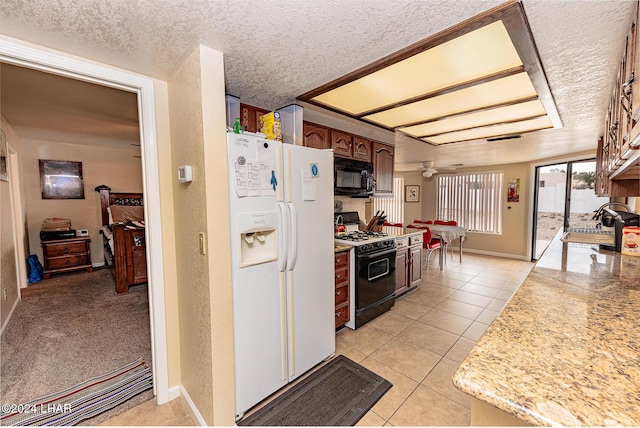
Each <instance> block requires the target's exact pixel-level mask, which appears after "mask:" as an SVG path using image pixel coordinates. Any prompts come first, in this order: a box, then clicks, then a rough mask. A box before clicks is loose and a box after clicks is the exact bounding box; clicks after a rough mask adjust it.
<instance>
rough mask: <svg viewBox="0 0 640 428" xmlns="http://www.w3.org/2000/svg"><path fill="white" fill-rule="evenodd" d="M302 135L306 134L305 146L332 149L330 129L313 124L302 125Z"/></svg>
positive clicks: (305, 123) (304, 123)
mask: <svg viewBox="0 0 640 428" xmlns="http://www.w3.org/2000/svg"><path fill="white" fill-rule="evenodd" d="M302 133H303V134H304V141H303V143H302V144H303V145H304V146H305V147H311V148H314V149H330V148H331V140H330V139H329V134H330V131H329V128H325V127H324V126H320V125H316V124H315V123H311V122H303V123H302Z"/></svg>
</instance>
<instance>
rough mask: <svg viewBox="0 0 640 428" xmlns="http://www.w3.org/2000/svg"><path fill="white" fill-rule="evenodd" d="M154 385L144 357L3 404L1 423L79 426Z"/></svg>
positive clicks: (12, 424)
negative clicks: (59, 388)
mask: <svg viewBox="0 0 640 428" xmlns="http://www.w3.org/2000/svg"><path fill="white" fill-rule="evenodd" d="M152 387H153V380H152V375H151V369H150V368H149V367H148V366H147V365H146V364H145V363H144V361H143V360H142V359H141V358H140V359H138V360H136V361H133V362H132V363H129V364H127V365H126V366H124V367H121V368H119V369H118V370H115V371H112V372H110V373H107V374H105V375H102V376H99V377H95V378H93V379H89V380H88V381H86V382H82V383H79V384H77V385H74V386H72V387H71V388H68V389H65V390H64V391H60V392H58V393H55V394H51V395H47V396H44V397H40V398H37V399H35V400H32V401H29V402H27V403H23V404H17V405H8V404H3V405H2V412H0V422H1V425H11V426H25V425H55V426H59V425H75V424H77V423H78V422H80V421H83V420H85V419H88V418H91V417H93V416H95V415H97V414H99V413H102V412H104V411H106V410H108V409H111V408H113V407H115V406H117V405H118V404H121V403H123V402H125V401H127V400H129V399H130V398H132V397H134V396H135V395H138V394H140V393H141V392H143V391H146V390H148V389H150V388H152Z"/></svg>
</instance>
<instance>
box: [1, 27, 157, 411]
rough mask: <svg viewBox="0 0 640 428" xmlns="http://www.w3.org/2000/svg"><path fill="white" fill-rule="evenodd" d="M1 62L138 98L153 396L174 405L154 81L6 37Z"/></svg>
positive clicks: (2, 43) (3, 40)
mask: <svg viewBox="0 0 640 428" xmlns="http://www.w3.org/2000/svg"><path fill="white" fill-rule="evenodd" d="M0 61H3V62H6V63H9V64H15V65H19V66H23V67H28V68H32V69H35V70H40V71H45V72H48V73H53V74H57V75H60V76H65V77H70V78H72V79H78V80H83V81H86V82H91V83H95V84H98V85H102V86H108V87H112V88H117V89H122V90H125V91H129V92H133V93H136V94H137V95H138V115H139V121H140V142H141V147H140V148H141V152H142V171H143V174H142V180H143V191H144V198H145V206H144V211H145V220H146V224H147V228H146V242H147V258H148V260H147V262H148V263H147V275H148V278H149V311H150V318H151V353H152V370H153V390H154V391H153V392H154V394H155V395H156V401H157V403H158V404H163V403H166V402H167V401H169V376H168V362H167V338H166V318H165V306H164V273H163V270H162V264H163V263H162V230H161V216H160V180H159V171H158V147H157V138H156V118H155V101H154V82H153V79H151V78H148V77H143V76H140V75H137V74H133V73H128V72H125V71H121V70H117V69H113V68H109V67H107V66H103V65H98V64H95V63H92V62H89V61H86V60H83V59H81V58H77V57H71V56H68V55H65V54H62V53H59V52H56V51H52V50H48V49H45V48H39V47H36V46H34V45H29V46H27V45H26V44H25V43H22V42H20V41H18V40H15V39H11V38H8V37H2V36H0Z"/></svg>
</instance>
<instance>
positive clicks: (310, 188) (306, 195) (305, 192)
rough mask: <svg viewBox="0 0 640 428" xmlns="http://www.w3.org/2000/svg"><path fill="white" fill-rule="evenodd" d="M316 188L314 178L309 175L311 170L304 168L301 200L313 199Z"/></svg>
mask: <svg viewBox="0 0 640 428" xmlns="http://www.w3.org/2000/svg"><path fill="white" fill-rule="evenodd" d="M317 193H318V188H317V186H316V180H314V179H313V177H312V176H311V172H310V171H307V170H306V169H303V170H302V200H303V201H315V200H316V194H317Z"/></svg>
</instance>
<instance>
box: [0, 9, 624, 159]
mask: <svg viewBox="0 0 640 428" xmlns="http://www.w3.org/2000/svg"><path fill="white" fill-rule="evenodd" d="M500 3H501V2H500V1H482V0H480V1H473V2H472V1H467V0H465V1H453V0H448V1H447V0H422V1H416V0H395V1H392V2H389V1H383V0H351V1H338V0H324V1H320V0H307V1H295V0H287V1H284V0H273V1H268V2H265V1H258V0H220V1H216V0H195V1H193V0H192V1H186V0H180V1H178V0H110V1H108V2H105V1H103V0H3V1H2V7H1V8H0V33H1V34H3V35H6V36H10V37H14V38H17V39H21V40H25V41H28V42H32V43H35V44H38V45H42V46H46V47H50V48H54V49H57V50H61V51H65V52H68V53H71V54H74V55H79V56H82V57H85V58H89V59H91V60H96V61H100V62H102V63H106V64H110V65H114V66H117V67H121V68H124V69H128V70H132V71H135V72H139V73H142V74H145V75H149V76H152V77H156V78H159V79H163V80H166V79H167V78H168V76H170V75H171V73H172V72H173V70H175V69H176V67H177V66H178V65H179V64H180V63H181V61H182V60H183V59H184V58H185V57H186V56H187V55H188V54H189V53H190V52H191V51H192V50H193V49H194V48H195V47H196V46H197V44H198V43H201V44H203V45H206V46H209V47H211V48H213V49H216V50H219V51H221V52H223V53H224V55H225V71H226V87H227V92H228V93H231V94H234V95H237V96H240V98H241V100H242V101H243V102H245V103H248V104H253V105H256V106H259V107H262V108H267V109H275V108H278V107H282V106H284V105H286V104H289V103H290V102H292V101H293V100H294V99H295V97H296V96H298V95H300V94H302V93H305V92H307V91H309V90H311V89H314V88H316V87H318V86H320V85H322V84H324V83H327V82H329V81H331V80H334V79H336V78H338V77H340V76H342V75H344V74H347V73H349V72H351V71H353V70H355V69H358V68H360V67H362V66H364V65H367V64H369V63H371V62H373V61H376V60H377V59H379V58H381V57H384V56H386V55H388V54H390V53H392V52H395V51H397V50H399V49H401V48H404V47H406V46H407V45H409V44H411V43H414V42H416V41H419V40H421V39H424V38H426V37H428V36H430V35H433V34H434V33H436V32H438V31H440V30H443V29H446V28H448V27H450V26H452V25H454V24H457V23H459V22H461V21H463V20H465V19H467V18H470V17H472V16H474V15H476V14H478V13H480V12H482V11H485V10H487V9H489V8H491V7H493V6H496V5H498V4H500ZM523 4H524V8H525V11H526V13H527V16H528V19H529V23H530V26H531V29H532V32H533V37H534V40H535V42H536V44H537V47H538V50H539V52H540V58H541V60H542V63H543V66H544V67H545V70H546V74H547V77H548V81H549V86H550V88H551V91H552V93H553V96H554V98H555V100H556V104H557V106H558V110H559V112H560V116H561V118H562V121H563V123H564V128H563V129H559V130H548V131H540V132H536V133H532V134H527V135H525V136H523V138H521V139H519V140H507V141H503V142H493V143H489V142H486V141H483V140H479V141H474V142H471V143H457V144H450V145H446V146H444V147H432V146H429V145H428V144H424V143H421V142H419V141H416V140H413V139H410V138H408V137H404V136H399V137H397V138H396V139H395V141H396V144H397V146H398V150H397V163H398V164H403V163H411V162H418V161H422V160H435V161H436V164H435V166H436V168H437V167H438V166H446V165H449V164H453V163H463V164H465V165H467V166H473V165H492V164H500V163H511V162H521V161H530V160H537V159H542V158H548V157H552V156H561V155H565V154H568V153H576V152H583V151H587V150H594V149H595V145H596V141H597V138H598V136H599V135H600V134H602V130H603V127H604V115H605V112H606V108H607V104H608V101H609V96H610V92H611V88H612V87H613V84H614V80H615V74H616V69H617V67H618V61H619V59H620V56H621V53H622V47H623V43H624V39H625V36H626V32H627V29H628V27H629V24H630V22H631V19H632V13H633V10H634V7H635V3H634V2H628V1H610V0H607V1H571V0H538V1H534V0H524V1H523ZM2 90H3V92H4V90H5V88H4V87H3V88H2ZM6 108H7V107H4V106H3V110H4V111H6ZM306 110H307V109H305V117H306ZM3 115H4V113H3ZM348 124H349V121H345V122H344V126H347V127H348ZM344 126H343V127H344ZM376 132H378V131H376ZM388 139H390V140H391V141H393V136H392V135H391V136H390V137H389V138H388ZM399 166H401V165H399Z"/></svg>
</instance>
